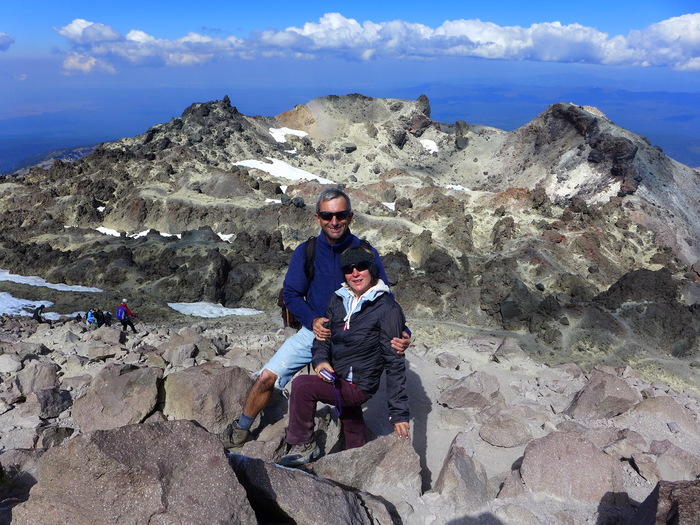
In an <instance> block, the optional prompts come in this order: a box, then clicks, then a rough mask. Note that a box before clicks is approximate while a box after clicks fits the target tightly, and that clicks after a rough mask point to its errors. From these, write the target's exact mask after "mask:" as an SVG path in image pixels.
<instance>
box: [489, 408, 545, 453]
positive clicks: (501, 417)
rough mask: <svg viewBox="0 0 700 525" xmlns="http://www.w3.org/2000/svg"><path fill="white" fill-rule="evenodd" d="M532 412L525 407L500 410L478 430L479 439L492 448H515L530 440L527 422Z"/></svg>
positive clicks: (530, 435)
mask: <svg viewBox="0 0 700 525" xmlns="http://www.w3.org/2000/svg"><path fill="white" fill-rule="evenodd" d="M533 415H534V414H533V411H532V410H528V409H527V408H526V407H512V408H507V409H504V410H500V411H498V412H496V413H495V414H493V415H492V416H491V417H490V418H488V419H487V420H486V421H485V422H484V424H483V425H481V428H480V429H479V437H481V439H483V440H484V441H486V442H487V443H488V444H489V445H493V446H494V447H505V448H511V447H517V446H519V445H524V444H525V443H528V442H530V441H531V440H532V432H530V428H529V420H530V419H532V418H533Z"/></svg>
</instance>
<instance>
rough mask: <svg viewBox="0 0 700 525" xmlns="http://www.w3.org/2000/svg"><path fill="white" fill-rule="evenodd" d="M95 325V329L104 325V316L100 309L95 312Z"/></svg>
mask: <svg viewBox="0 0 700 525" xmlns="http://www.w3.org/2000/svg"><path fill="white" fill-rule="evenodd" d="M95 323H96V324H97V328H99V327H100V326H102V325H103V324H105V314H104V313H103V312H102V310H101V309H100V308H98V309H97V310H95Z"/></svg>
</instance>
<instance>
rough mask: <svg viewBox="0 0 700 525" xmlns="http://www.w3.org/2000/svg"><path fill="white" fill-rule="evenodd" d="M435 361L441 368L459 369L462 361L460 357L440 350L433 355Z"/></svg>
mask: <svg viewBox="0 0 700 525" xmlns="http://www.w3.org/2000/svg"><path fill="white" fill-rule="evenodd" d="M435 362H436V363H437V364H438V365H440V366H441V367H443V368H451V369H453V370H459V365H460V364H461V363H462V358H461V357H459V356H458V355H455V354H453V353H451V352H441V353H439V354H438V355H436V356H435Z"/></svg>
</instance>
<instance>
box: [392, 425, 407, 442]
mask: <svg viewBox="0 0 700 525" xmlns="http://www.w3.org/2000/svg"><path fill="white" fill-rule="evenodd" d="M409 428H410V424H409V423H408V421H404V422H402V423H394V430H395V431H396V435H397V436H399V437H400V438H404V439H408V430H409Z"/></svg>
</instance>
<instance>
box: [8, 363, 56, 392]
mask: <svg viewBox="0 0 700 525" xmlns="http://www.w3.org/2000/svg"><path fill="white" fill-rule="evenodd" d="M58 370H59V367H58V365H57V364H55V363H50V362H49V363H46V362H42V361H30V362H29V363H26V364H25V366H24V368H23V369H22V370H21V371H19V372H18V373H17V381H18V385H19V389H20V391H21V392H22V393H23V394H25V395H26V394H29V393H30V392H34V391H36V390H42V389H44V388H52V387H55V386H58Z"/></svg>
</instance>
